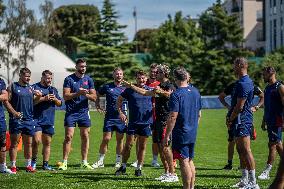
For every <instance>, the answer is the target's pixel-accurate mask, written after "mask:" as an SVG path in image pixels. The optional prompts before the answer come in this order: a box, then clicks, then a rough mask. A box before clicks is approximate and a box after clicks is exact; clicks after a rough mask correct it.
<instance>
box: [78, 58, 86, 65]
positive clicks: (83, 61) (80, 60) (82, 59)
mask: <svg viewBox="0 0 284 189" xmlns="http://www.w3.org/2000/svg"><path fill="white" fill-rule="evenodd" d="M85 62H86V60H85V59H84V58H78V59H77V60H76V65H77V64H80V63H85Z"/></svg>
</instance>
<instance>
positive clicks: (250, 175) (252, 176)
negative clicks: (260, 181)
mask: <svg viewBox="0 0 284 189" xmlns="http://www.w3.org/2000/svg"><path fill="white" fill-rule="evenodd" d="M248 178H249V182H251V183H253V184H255V183H256V178H255V169H253V170H249V171H248Z"/></svg>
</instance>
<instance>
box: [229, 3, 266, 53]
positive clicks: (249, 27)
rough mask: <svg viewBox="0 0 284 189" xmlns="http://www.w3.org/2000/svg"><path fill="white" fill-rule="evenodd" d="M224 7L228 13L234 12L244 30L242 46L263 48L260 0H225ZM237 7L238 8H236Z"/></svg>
mask: <svg viewBox="0 0 284 189" xmlns="http://www.w3.org/2000/svg"><path fill="white" fill-rule="evenodd" d="M224 8H225V10H226V11H227V12H228V14H236V15H238V17H239V21H240V25H241V27H242V28H243V31H244V33H243V34H244V40H245V42H244V44H243V47H244V48H248V49H251V50H256V49H258V48H261V47H262V48H264V47H265V42H264V39H263V20H262V19H263V16H262V9H263V4H262V1H259V0H227V1H225V2H224ZM236 8H238V9H236Z"/></svg>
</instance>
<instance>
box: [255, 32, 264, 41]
mask: <svg viewBox="0 0 284 189" xmlns="http://www.w3.org/2000/svg"><path fill="white" fill-rule="evenodd" d="M256 40H257V41H263V31H262V30H258V31H256Z"/></svg>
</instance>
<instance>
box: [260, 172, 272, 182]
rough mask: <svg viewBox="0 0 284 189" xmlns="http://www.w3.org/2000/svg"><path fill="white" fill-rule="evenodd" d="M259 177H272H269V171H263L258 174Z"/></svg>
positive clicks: (265, 178)
mask: <svg viewBox="0 0 284 189" xmlns="http://www.w3.org/2000/svg"><path fill="white" fill-rule="evenodd" d="M258 179H260V180H268V179H270V177H269V172H267V171H263V172H262V173H261V174H260V175H259V176H258Z"/></svg>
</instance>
